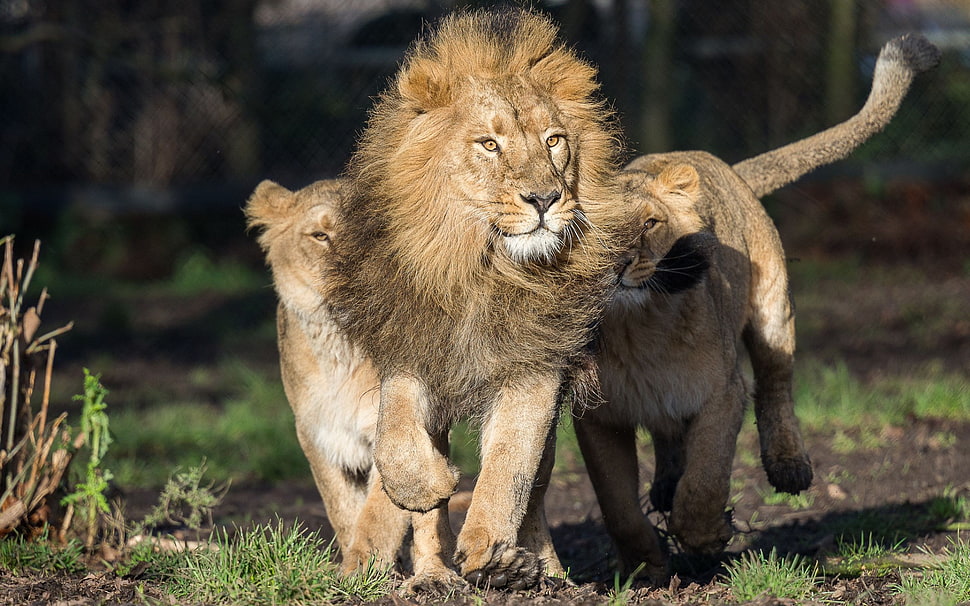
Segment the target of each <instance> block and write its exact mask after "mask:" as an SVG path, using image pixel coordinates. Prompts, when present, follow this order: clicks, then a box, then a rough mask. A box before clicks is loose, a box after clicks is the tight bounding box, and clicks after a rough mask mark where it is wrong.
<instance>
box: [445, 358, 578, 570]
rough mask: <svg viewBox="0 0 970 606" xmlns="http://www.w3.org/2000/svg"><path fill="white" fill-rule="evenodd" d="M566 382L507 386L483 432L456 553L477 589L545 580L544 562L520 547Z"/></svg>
mask: <svg viewBox="0 0 970 606" xmlns="http://www.w3.org/2000/svg"><path fill="white" fill-rule="evenodd" d="M560 383H561V377H560V376H559V373H555V372H549V373H544V374H539V375H536V376H533V377H526V378H524V379H522V380H521V381H520V382H518V383H516V384H513V385H509V386H507V387H506V388H505V389H503V390H502V392H501V393H500V394H499V396H498V398H497V400H496V402H495V404H494V405H493V406H492V410H491V411H490V413H489V416H488V418H487V419H486V421H485V423H484V425H483V427H482V437H481V441H482V444H481V446H482V448H481V450H482V469H481V472H480V473H479V475H478V482H477V483H476V485H475V491H474V493H473V496H472V503H471V506H470V507H469V508H468V514H467V516H466V517H465V524H464V526H463V527H462V529H461V532H460V533H459V534H458V544H457V549H456V551H455V563H456V564H458V565H459V566H460V567H461V574H462V576H464V577H465V578H466V579H468V580H469V581H470V582H472V583H474V584H476V585H484V584H489V585H491V586H493V587H503V586H506V585H509V586H511V587H512V588H516V589H517V588H523V587H528V586H530V585H533V584H535V583H536V582H537V581H538V580H539V576H540V574H541V572H542V571H541V566H540V562H539V559H538V557H537V556H536V554H533V553H531V552H529V551H527V550H526V549H523V548H521V547H518V546H517V543H518V537H519V528H520V527H521V525H522V519H523V517H524V516H525V511H526V506H527V504H528V501H529V497H530V495H531V494H532V487H533V485H534V484H535V481H536V477H537V473H538V471H539V467H540V465H539V464H540V461H541V460H542V455H543V451H544V450H545V447H546V441H547V439H548V438H549V436H550V430H551V429H552V426H553V424H554V422H555V420H556V411H557V408H558V403H557V393H558V391H559V386H560Z"/></svg>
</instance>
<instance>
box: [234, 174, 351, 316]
mask: <svg viewBox="0 0 970 606" xmlns="http://www.w3.org/2000/svg"><path fill="white" fill-rule="evenodd" d="M338 196H339V183H338V181H337V180H335V179H329V180H324V181H317V182H316V183H313V184H311V185H308V186H307V187H304V188H303V189H301V190H298V191H296V192H292V191H290V190H288V189H286V188H285V187H283V186H281V185H278V184H276V183H274V182H272V181H269V180H266V181H263V182H262V183H260V184H259V185H258V186H257V187H256V190H255V191H254V192H253V194H252V196H250V198H249V201H248V202H247V204H246V209H245V211H246V217H247V219H248V226H249V227H250V228H259V229H262V230H263V231H262V233H261V234H260V236H259V239H258V242H259V245H260V247H262V249H263V250H264V251H265V252H266V262H267V263H268V264H269V266H270V268H271V269H272V272H273V281H274V283H275V284H276V289H277V292H278V293H279V296H280V300H281V301H284V302H285V303H286V305H288V306H289V307H291V308H292V309H293V310H294V311H296V312H297V313H300V314H312V313H314V312H316V311H317V310H318V309H320V307H321V306H322V305H323V304H324V303H325V297H326V290H325V286H326V280H325V278H326V276H327V274H328V273H329V271H330V268H331V247H332V243H333V236H334V228H335V223H336V222H335V218H336V204H337V200H338Z"/></svg>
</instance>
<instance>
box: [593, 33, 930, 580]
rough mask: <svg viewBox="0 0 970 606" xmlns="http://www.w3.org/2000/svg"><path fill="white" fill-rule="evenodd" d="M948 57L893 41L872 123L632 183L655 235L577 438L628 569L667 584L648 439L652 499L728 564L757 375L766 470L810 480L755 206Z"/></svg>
mask: <svg viewBox="0 0 970 606" xmlns="http://www.w3.org/2000/svg"><path fill="white" fill-rule="evenodd" d="M938 60H939V51H937V49H936V48H935V47H933V46H932V45H931V44H930V43H929V42H927V41H926V40H925V39H924V38H922V37H919V36H904V37H902V38H898V39H896V40H893V41H891V42H890V43H888V44H887V45H886V46H885V47H884V48H883V49H882V52H881V53H880V56H879V59H878V61H877V63H876V69H875V75H874V79H873V88H872V92H871V93H870V96H869V99H868V100H867V102H866V104H865V106H864V107H863V108H862V110H861V111H860V112H859V113H858V114H857V115H855V116H853V117H852V118H850V119H849V120H847V121H846V122H844V123H842V124H839V125H837V126H835V127H833V128H831V129H828V130H826V131H823V132H821V133H819V134H817V135H813V136H812V137H808V138H807V139H804V140H802V141H798V142H796V143H793V144H791V145H787V146H785V147H782V148H779V149H777V150H774V151H771V152H768V153H765V154H762V155H760V156H757V157H755V158H752V159H750V160H746V161H744V162H741V163H739V164H737V165H735V166H734V167H731V166H728V165H727V164H725V163H724V162H722V161H721V160H719V159H717V158H715V157H714V156H712V155H710V154H707V153H703V152H679V153H670V154H655V155H649V156H643V157H640V158H637V159H636V160H634V161H633V162H631V163H630V164H629V165H628V166H627V168H626V170H625V171H624V172H623V173H622V174H621V175H620V177H619V178H620V180H621V182H622V184H623V186H624V197H625V198H626V199H627V202H628V203H630V204H634V205H639V207H640V208H641V209H642V212H643V216H642V221H643V234H642V235H641V238H640V242H639V243H638V245H637V246H636V247H635V248H634V249H633V250H632V251H630V253H629V254H628V256H627V258H626V259H625V260H624V261H625V263H624V264H623V266H622V268H621V270H620V276H619V278H620V290H619V292H618V294H617V296H616V298H615V300H614V302H613V304H612V305H611V306H610V307H609V308H608V310H607V314H606V318H605V319H604V321H603V323H602V329H601V335H600V342H599V348H600V354H599V355H600V358H599V371H600V381H601V386H602V390H603V394H604V396H605V399H606V400H607V403H606V404H604V405H602V406H600V407H598V408H594V409H591V410H587V411H585V412H583V413H582V416H581V417H580V418H579V419H577V421H576V433H577V436H578V438H579V444H580V447H581V449H582V452H583V457H584V459H585V461H586V465H587V468H588V470H589V475H590V478H591V480H592V482H593V486H594V488H595V490H596V494H597V498H598V500H599V503H600V507H601V509H602V511H603V518H604V522H605V524H606V527H607V530H608V531H609V533H610V534H611V535H612V537H613V539H614V541H615V543H616V545H617V549H618V552H619V558H620V564H621V567H622V568H623V569H624V571H625V572H628V573H629V572H631V571H633V570H634V569H635V568H636V566H638V565H639V564H640V563H643V564H645V568H644V571H643V572H644V573H645V574H646V575H647V576H649V577H650V578H652V579H653V580H660V579H662V578H663V577H664V576H665V574H666V572H665V569H666V558H665V555H664V551H663V549H662V546H661V544H660V542H659V540H658V537H657V535H656V533H655V531H654V529H653V527H652V526H651V524H650V522H649V520H648V519H647V518H645V517H644V516H643V514H642V512H641V510H640V505H639V495H638V492H639V491H638V488H639V486H638V467H637V454H636V445H635V432H636V429H637V428H638V427H644V428H646V429H648V430H649V431H650V433H651V435H652V437H653V443H654V452H655V455H656V470H655V475H654V481H653V484H652V487H651V491H650V498H651V501H652V503H653V505H654V507H656V508H657V509H658V510H660V511H670V512H671V515H670V518H669V525H670V530H671V531H672V533H673V534H674V535H675V537H676V538H677V539H678V540H679V541H680V543H681V544H682V545H683V546H684V547H685V548H686V549H687V550H688V551H691V552H698V553H716V552H719V551H720V550H721V549H723V547H724V545H725V544H726V543H727V541H728V540H729V539H730V537H731V535H732V528H731V525H730V521H729V520H728V519H727V517H726V516H725V505H726V503H727V498H728V486H729V480H730V472H731V465H732V461H733V458H734V449H735V441H736V439H737V433H738V431H739V428H740V426H741V420H742V416H743V410H744V405H745V402H746V399H747V392H746V389H745V385H744V381H743V379H742V373H741V365H742V362H743V357H742V356H743V353H744V350H746V352H747V354H748V357H750V359H751V365H752V369H753V371H754V380H755V390H754V404H755V415H756V418H757V422H758V431H759V438H760V442H761V457H762V462H763V464H764V468H765V471H766V473H767V476H768V479H769V481H770V482H771V484H772V485H773V486H775V487H776V488H777V489H778V490H782V491H786V492H793V493H795V492H799V491H801V490H804V489H806V488H808V486H809V485H810V483H811V480H812V469H811V464H810V462H809V457H808V454H807V452H806V451H805V448H804V444H803V442H802V438H801V435H800V432H799V429H798V424H797V420H796V418H795V414H794V407H793V404H792V395H791V380H792V366H793V355H794V348H795V332H794V311H793V308H792V306H791V301H790V300H789V294H788V277H787V272H786V268H785V257H784V252H783V251H782V247H781V242H780V239H779V237H778V233H777V231H776V230H775V227H774V224H773V223H772V221H771V219H770V218H769V217H768V215H767V214H766V213H765V211H764V209H763V207H762V206H761V204H760V202H759V201H758V198H757V196H762V195H765V194H767V193H770V192H771V191H773V190H775V189H777V188H779V187H781V186H783V185H785V184H787V183H790V182H792V181H794V180H795V179H797V178H798V177H799V176H801V175H803V174H805V173H807V172H809V171H810V170H812V169H814V168H816V167H818V166H820V165H822V164H826V163H828V162H832V161H834V160H837V159H839V158H842V157H844V156H846V155H847V154H848V153H849V152H850V151H852V149H854V148H855V147H857V146H858V145H859V144H861V143H862V142H863V141H865V140H866V139H868V138H869V137H870V136H871V135H872V134H874V133H876V132H878V131H879V130H880V129H881V128H882V127H884V126H885V125H886V124H887V123H888V122H889V120H890V119H891V118H892V116H893V115H894V113H895V112H896V110H897V109H898V107H899V104H900V102H901V101H902V99H903V97H904V96H905V94H906V91H907V90H908V88H909V85H910V83H911V82H912V79H913V77H914V76H915V75H916V74H918V73H920V72H922V71H926V70H927V69H929V68H931V67H933V66H934V65H935V64H936V63H937V62H938Z"/></svg>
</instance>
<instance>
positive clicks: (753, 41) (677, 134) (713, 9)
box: [0, 0, 970, 189]
mask: <svg viewBox="0 0 970 606" xmlns="http://www.w3.org/2000/svg"><path fill="white" fill-rule="evenodd" d="M458 4H461V5H462V6H465V5H468V4H469V3H468V2H462V3H458V2H453V1H448V0H438V1H434V0H424V1H419V0H410V1H409V0H221V1H206V2H203V1H201V0H200V1H196V2H192V1H185V0H181V1H179V2H172V1H165V0H147V1H143V2H129V1H127V0H72V1H68V2H45V1H42V0H0V79H2V82H3V83H4V86H3V89H2V92H0V124H2V129H0V185H2V186H4V187H6V188H9V189H16V188H24V187H36V186H57V185H68V184H78V183H83V184H109V185H122V186H126V185H147V186H151V187H155V188H168V187H173V186H186V185H194V184H200V183H213V182H241V183H252V182H253V181H254V180H255V179H258V178H262V177H272V178H276V179H278V180H280V181H282V182H285V183H288V184H290V185H292V186H299V185H302V184H304V183H306V182H308V181H310V180H312V179H316V178H320V177H324V176H332V175H334V174H337V173H338V172H339V171H340V170H341V167H342V166H343V165H344V163H345V162H346V160H347V158H348V156H349V154H350V152H351V150H352V149H353V145H354V141H355V137H356V135H357V133H358V132H359V131H360V129H361V128H362V126H363V124H364V122H365V120H366V115H367V110H368V108H369V107H370V105H371V99H372V98H373V96H374V95H376V94H378V93H379V91H380V90H381V89H382V88H383V87H384V86H385V85H386V83H387V79H388V77H389V76H390V75H391V74H392V73H393V71H394V69H395V68H396V66H397V64H398V62H399V60H400V58H401V56H402V54H403V53H404V51H405V49H406V47H407V45H408V43H409V42H410V41H411V40H412V39H413V38H414V37H415V36H417V35H418V34H419V33H420V31H421V30H422V28H424V27H425V26H426V25H425V24H426V23H428V22H433V21H434V20H435V19H436V18H438V17H439V16H440V15H441V14H443V13H445V12H447V11H449V10H452V9H454V8H456V6H457V5H458ZM477 4H494V3H484V2H479V3H477ZM537 6H540V7H541V8H543V9H545V10H548V11H550V12H551V13H552V14H553V15H554V17H555V18H556V19H558V20H559V21H560V22H561V24H562V26H563V35H564V38H565V39H566V40H567V41H568V42H569V43H570V44H573V45H575V46H576V47H577V48H579V49H580V50H581V51H582V52H583V53H585V54H586V55H587V56H588V57H589V58H590V59H591V60H592V61H593V62H595V63H596V64H598V65H599V66H600V70H601V81H602V83H603V91H604V93H605V95H606V96H607V97H608V98H610V99H611V100H612V101H613V103H614V106H615V107H616V109H617V112H618V114H619V116H620V120H621V123H622V124H623V127H624V131H625V133H626V135H627V138H628V143H629V146H630V148H631V150H633V151H662V150H667V149H688V148H694V149H706V150H708V151H711V152H713V153H716V154H719V155H721V156H723V157H724V158H725V159H728V160H729V161H733V160H738V159H741V158H743V157H745V156H747V155H750V154H753V153H758V152H760V151H764V150H766V149H768V148H770V147H772V146H775V145H778V144H781V143H784V142H787V141H790V140H793V139H795V138H798V137H801V136H804V135H807V134H811V133H812V132H816V131H818V130H820V129H822V128H824V127H826V126H828V125H830V124H832V123H834V122H836V121H838V120H840V119H844V118H845V117H847V116H848V115H850V114H852V113H854V112H855V111H856V110H857V108H858V107H859V106H861V104H862V102H863V100H864V98H865V95H866V93H867V92H868V85H869V80H870V78H871V69H872V66H873V63H874V60H875V56H876V53H877V52H878V49H879V47H880V46H881V45H882V44H883V43H884V42H885V41H887V40H888V39H890V38H891V37H893V36H895V35H898V34H900V33H903V32H906V31H919V32H922V33H924V34H925V35H927V36H928V37H929V38H930V39H931V40H933V41H934V42H935V43H937V44H938V45H939V46H940V47H941V48H942V49H943V50H944V59H943V62H942V64H941V65H940V67H939V68H938V69H937V70H935V71H934V72H933V73H931V74H929V75H927V76H925V77H921V78H920V79H919V80H918V81H917V83H916V85H915V86H914V89H913V91H912V92H911V94H910V96H909V98H908V99H907V100H906V102H905V104H904V106H903V108H902V110H901V112H900V114H899V115H898V117H897V119H896V120H895V121H894V123H893V124H892V125H891V126H890V128H889V129H888V131H887V132H886V133H884V134H882V135H880V136H878V137H876V138H875V139H874V140H873V141H871V142H870V143H869V144H867V145H866V146H864V148H863V149H861V150H860V151H859V152H858V153H857V154H856V155H855V158H856V159H857V160H858V161H865V162H870V163H872V162H898V161H901V160H905V161H906V162H907V163H910V164H913V165H919V166H930V167H941V166H945V167H953V166H956V167H958V168H963V167H965V166H966V165H967V163H968V158H970V2H967V1H965V0H858V1H850V0H805V1H800V2H777V1H774V0H725V1H722V2H711V1H706V0H568V1H560V2H548V3H541V4H537Z"/></svg>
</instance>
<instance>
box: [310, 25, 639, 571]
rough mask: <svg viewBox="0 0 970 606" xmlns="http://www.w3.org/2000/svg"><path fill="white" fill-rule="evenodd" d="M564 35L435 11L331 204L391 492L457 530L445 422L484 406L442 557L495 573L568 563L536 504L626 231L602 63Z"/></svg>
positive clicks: (345, 318)
mask: <svg viewBox="0 0 970 606" xmlns="http://www.w3.org/2000/svg"><path fill="white" fill-rule="evenodd" d="M557 33H558V32H557V30H556V28H555V26H554V25H553V24H552V22H551V21H550V20H549V19H547V18H546V17H543V16H541V15H539V14H537V13H534V12H531V11H526V10H517V9H507V10H500V11H495V12H489V11H469V12H462V13H457V14H454V15H451V16H449V17H446V18H445V19H444V20H443V21H442V22H441V23H440V24H439V25H438V26H437V27H436V28H435V29H434V30H433V31H431V32H430V33H429V34H428V35H427V36H426V37H424V38H422V39H421V40H419V41H418V42H417V43H415V44H414V46H413V47H412V48H411V49H410V51H409V52H408V54H407V56H406V58H405V61H404V63H403V65H402V67H401V69H400V70H399V71H398V73H397V75H396V77H395V78H394V80H393V82H392V84H391V85H390V87H389V88H388V89H387V90H386V91H385V92H384V93H383V94H382V95H381V97H380V98H379V100H378V101H377V103H376V105H375V107H374V109H373V111H372V112H371V116H370V119H369V121H368V123H367V127H366V129H365V131H364V133H363V135H362V138H361V140H360V141H359V144H358V148H357V150H356V152H355V154H354V156H353V158H352V160H351V163H350V165H349V168H348V171H347V174H346V177H347V179H348V181H349V187H348V189H347V195H346V197H345V199H344V200H343V201H342V202H341V204H340V215H341V217H342V221H343V223H342V224H341V230H342V234H343V237H345V239H346V240H345V242H346V245H347V247H346V250H341V251H340V253H339V254H338V255H336V261H335V263H334V270H333V288H332V290H331V296H330V298H329V300H330V303H331V307H332V310H333V313H334V317H335V318H337V319H338V321H339V323H340V325H341V328H342V329H343V330H345V331H346V334H347V335H349V337H350V338H351V339H352V340H353V341H354V342H355V343H358V344H359V345H360V346H361V347H362V348H363V349H364V350H365V351H366V353H367V354H368V355H369V357H370V358H371V359H372V360H373V361H374V363H375V366H376V368H377V371H378V375H379V379H380V385H381V390H380V414H379V416H378V422H377V437H376V443H375V449H374V458H375V462H376V464H377V468H378V469H379V470H380V474H381V477H382V478H383V486H384V490H385V491H386V492H387V494H388V495H389V496H390V498H391V500H392V501H394V502H395V503H396V504H397V505H399V506H400V507H402V508H405V509H408V510H411V511H415V512H426V513H423V514H422V515H419V516H417V517H416V518H415V519H414V526H415V535H416V536H418V535H419V534H422V533H424V532H425V531H427V532H429V533H430V532H440V533H448V532H450V529H449V528H448V526H447V519H446V518H444V515H445V513H444V512H445V507H446V506H447V501H448V498H449V497H450V495H451V494H452V493H453V492H454V490H455V486H456V482H457V478H458V475H457V472H456V470H455V469H454V467H453V466H451V465H450V463H449V461H448V458H447V454H448V453H447V446H448V438H447V435H448V430H449V428H450V427H451V425H452V424H453V423H454V422H455V421H456V420H457V419H459V418H461V417H470V418H472V419H473V420H475V421H478V422H479V423H480V424H481V463H482V465H481V472H480V474H479V476H478V481H477V484H476V487H475V490H474V495H473V499H472V502H471V506H470V508H469V509H468V513H467V516H466V519H465V523H464V525H463V527H462V529H461V532H460V533H459V535H458V537H457V541H456V548H455V551H454V563H455V564H457V565H458V566H459V567H460V573H461V575H463V577H464V578H465V579H467V580H468V581H471V582H474V583H489V584H491V585H492V586H503V585H508V586H512V587H524V586H527V585H531V584H533V583H535V582H536V581H537V580H538V578H539V575H540V574H541V572H542V571H543V569H545V570H546V571H547V572H553V573H556V572H560V571H561V570H562V569H561V566H560V564H559V561H558V559H557V558H556V556H555V553H554V552H553V551H552V549H551V541H550V540H549V535H548V530H547V529H546V525H545V519H544V514H543V510H542V506H541V503H542V497H543V493H544V491H545V484H546V480H547V478H548V475H549V472H550V470H551V466H552V451H553V440H554V436H555V427H554V426H555V423H556V420H557V414H558V410H559V407H560V402H561V400H562V396H563V393H564V391H565V389H566V388H567V387H568V385H567V384H568V383H569V381H568V377H569V376H571V374H572V372H573V371H572V368H573V367H574V366H575V365H576V364H577V361H578V360H580V359H581V358H582V357H583V350H584V348H585V346H586V344H587V343H588V342H589V340H590V339H591V338H592V330H593V326H594V325H595V324H596V322H597V320H598V318H599V317H600V315H601V313H602V309H603V307H604V305H605V302H606V300H607V299H608V297H609V294H610V292H611V290H612V288H613V281H614V276H613V270H612V266H613V263H614V261H615V259H616V257H617V255H618V254H619V252H620V251H621V250H623V249H624V248H625V247H626V246H628V245H629V243H630V242H632V240H633V237H634V236H635V234H636V232H635V231H634V230H633V227H634V226H635V222H634V221H631V219H630V215H629V213H627V212H626V209H624V208H621V206H620V205H619V204H616V203H615V201H616V198H617V196H616V195H615V191H616V185H615V181H614V179H613V177H614V175H615V171H616V154H617V151H618V149H617V147H618V146H617V133H616V132H615V130H614V127H613V126H611V124H612V121H611V120H610V114H609V111H608V109H607V107H606V106H605V104H604V103H603V101H602V99H601V98H599V97H598V93H597V90H598V85H597V83H596V82H595V79H594V76H595V70H594V68H593V67H591V66H590V65H588V64H587V63H585V62H583V61H582V60H580V59H579V58H578V57H577V56H576V54H575V53H574V52H572V51H571V50H569V49H568V48H566V47H565V46H564V45H563V44H562V43H561V42H559V41H558V40H557ZM442 542H443V543H444V541H442ZM410 583H411V587H412V588H419V589H420V588H423V587H426V586H432V587H440V586H455V585H459V584H460V579H459V577H457V576H456V575H454V574H452V575H446V574H445V575H443V574H439V571H433V572H432V573H431V574H429V575H425V576H424V578H422V573H420V572H418V571H416V573H415V579H412V581H411V582H410Z"/></svg>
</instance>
